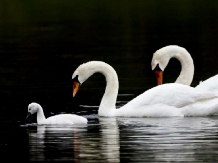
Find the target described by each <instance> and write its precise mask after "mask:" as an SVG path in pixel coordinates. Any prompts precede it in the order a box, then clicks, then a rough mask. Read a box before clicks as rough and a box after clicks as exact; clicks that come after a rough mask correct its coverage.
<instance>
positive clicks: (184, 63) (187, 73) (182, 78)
mask: <svg viewBox="0 0 218 163" xmlns="http://www.w3.org/2000/svg"><path fill="white" fill-rule="evenodd" d="M172 57H175V58H176V59H178V60H179V61H180V63H181V67H182V69H181V72H180V75H179V77H178V78H177V79H176V81H175V83H180V84H185V85H191V82H192V80H193V75H194V64H193V60H192V58H191V55H190V54H189V53H188V52H187V51H186V50H185V49H183V50H182V51H181V52H180V53H174V55H173V56H172Z"/></svg>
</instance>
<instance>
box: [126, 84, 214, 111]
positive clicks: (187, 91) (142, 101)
mask: <svg viewBox="0 0 218 163" xmlns="http://www.w3.org/2000/svg"><path fill="white" fill-rule="evenodd" d="M212 98H217V96H216V95H215V94H213V93H211V92H207V91H201V90H197V89H195V88H193V87H190V86H186V85H183V84H176V83H170V84H163V85H160V86H157V87H154V88H151V89H149V90H147V91H146V92H144V93H143V94H141V95H139V96H137V97H136V98H134V99H133V100H132V101H130V102H129V103H127V104H126V105H125V106H124V107H134V108H140V107H143V106H145V105H154V104H165V105H169V106H174V107H177V108H181V107H184V106H188V105H191V104H193V103H195V102H198V101H201V100H207V99H212Z"/></svg>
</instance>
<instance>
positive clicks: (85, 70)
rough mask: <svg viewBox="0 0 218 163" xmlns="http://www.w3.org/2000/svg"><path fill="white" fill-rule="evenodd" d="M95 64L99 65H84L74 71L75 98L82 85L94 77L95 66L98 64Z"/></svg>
mask: <svg viewBox="0 0 218 163" xmlns="http://www.w3.org/2000/svg"><path fill="white" fill-rule="evenodd" d="M95 62H96V63H97V61H90V62H87V63H83V64H81V65H80V66H79V67H78V68H77V69H76V70H75V71H74V73H73V75H72V81H73V97H75V96H76V93H77V92H78V90H79V87H80V86H81V84H82V83H83V82H85V81H86V80H87V79H88V78H89V77H90V76H91V75H93V73H94V70H93V67H95V66H94V64H96V63H95Z"/></svg>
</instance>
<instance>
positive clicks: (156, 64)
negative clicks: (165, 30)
mask: <svg viewBox="0 0 218 163" xmlns="http://www.w3.org/2000/svg"><path fill="white" fill-rule="evenodd" d="M171 58H176V59H178V60H179V61H180V63H181V67H182V69H181V72H180V75H179V77H178V78H177V80H176V81H175V83H180V84H185V85H188V86H190V85H191V82H192V80H193V76H194V63H193V60H192V57H191V55H190V53H189V52H188V51H187V50H186V49H185V48H182V47H180V46H177V45H169V46H166V47H163V48H161V49H159V50H157V51H156V52H155V53H154V54H153V58H152V61H151V68H152V70H154V71H155V73H156V78H157V83H158V85H159V84H162V76H163V71H164V69H165V68H166V66H167V64H168V62H169V60H170V59H171ZM217 83H218V75H215V76H213V77H211V78H208V79H207V80H205V81H203V82H200V84H199V85H197V86H196V87H195V88H196V89H198V90H202V91H209V92H213V93H215V94H217V95H218V84H217Z"/></svg>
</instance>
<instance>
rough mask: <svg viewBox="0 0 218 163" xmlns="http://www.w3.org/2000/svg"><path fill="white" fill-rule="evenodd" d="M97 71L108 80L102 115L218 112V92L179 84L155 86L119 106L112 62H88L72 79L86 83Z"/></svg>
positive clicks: (211, 113)
mask: <svg viewBox="0 0 218 163" xmlns="http://www.w3.org/2000/svg"><path fill="white" fill-rule="evenodd" d="M96 72H100V73H102V74H103V75H104V76H105V78H106V82H107V85H106V90H105V93H104V95H103V98H102V100H101V103H100V106H99V110H98V115H99V116H122V117H170V116H208V115H213V114H215V113H217V112H218V97H217V96H216V95H215V94H213V93H211V92H207V91H200V90H197V89H195V88H192V87H190V86H186V85H183V84H177V83H171V84H163V85H159V86H157V87H154V88H151V89H149V90H147V91H145V92H144V93H142V94H141V95H139V96H137V97H136V98H134V99H133V100H131V101H130V102H128V103H127V104H126V105H124V106H122V107H121V108H119V109H116V107H115V103H116V98H117V94H118V87H119V83H118V77H117V74H116V72H115V70H114V69H113V68H112V67H111V66H110V65H108V64H106V63H104V62H101V61H91V62H87V63H84V64H82V65H80V66H79V67H78V68H77V69H76V70H75V72H74V73H73V76H72V79H74V78H76V77H78V82H80V84H82V83H83V82H85V81H86V80H87V79H88V78H89V77H90V76H91V75H93V74H94V73H96Z"/></svg>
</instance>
